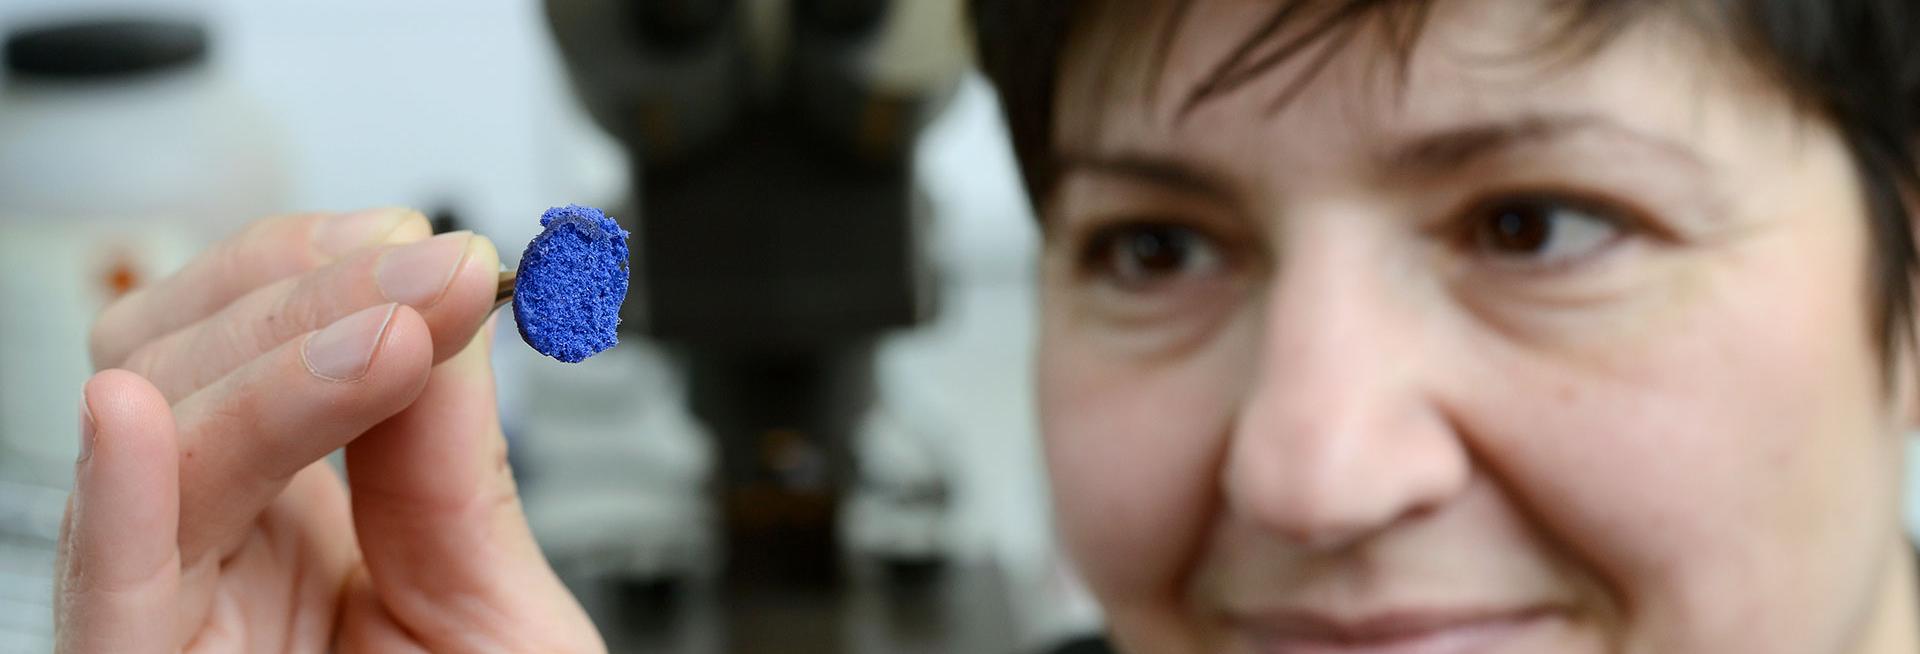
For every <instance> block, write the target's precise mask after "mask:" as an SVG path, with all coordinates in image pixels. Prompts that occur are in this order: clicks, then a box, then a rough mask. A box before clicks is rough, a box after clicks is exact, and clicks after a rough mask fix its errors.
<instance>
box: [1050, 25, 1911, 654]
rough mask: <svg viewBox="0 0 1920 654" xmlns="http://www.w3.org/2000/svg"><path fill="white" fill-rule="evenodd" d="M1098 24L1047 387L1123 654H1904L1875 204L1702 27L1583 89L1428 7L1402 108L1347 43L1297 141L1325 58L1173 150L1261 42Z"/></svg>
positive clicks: (1087, 46) (1626, 54) (1070, 191)
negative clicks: (1887, 649) (1293, 91)
mask: <svg viewBox="0 0 1920 654" xmlns="http://www.w3.org/2000/svg"><path fill="white" fill-rule="evenodd" d="M1096 4H1099V5H1101V6H1100V7H1098V8H1095V9H1093V10H1091V11H1092V14H1091V15H1090V16H1087V17H1085V18H1084V20H1083V21H1082V25H1081V26H1080V27H1079V28H1078V29H1076V30H1075V33H1074V37H1073V39H1072V42H1071V44H1070V47H1069V49H1068V58H1067V62H1066V67H1065V69H1064V70H1063V76H1062V80H1061V87H1060V90H1059V105H1058V112H1059V113H1058V114H1057V115H1056V117H1055V124H1056V126H1057V127H1056V130H1057V132H1058V133H1057V135H1056V145H1057V149H1058V152H1060V153H1061V154H1062V155H1063V157H1064V159H1063V160H1064V162H1065V164H1064V169H1063V176H1062V177H1061V180H1060V185H1059V186H1058V187H1057V188H1056V191H1055V194H1054V195H1053V196H1052V197H1051V199H1050V201H1049V202H1048V204H1047V207H1046V214H1047V216H1046V220H1047V221H1048V225H1047V230H1048V244H1047V249H1046V254H1045V257H1046V260H1045V264H1044V271H1045V272H1044V286H1045V288H1044V297H1045V311H1044V325H1043V328H1042V348H1041V362H1040V386H1041V394H1042V397H1041V402H1042V404H1041V406H1042V411H1043V414H1044V415H1043V422H1044V425H1043V426H1044V431H1045V434H1046V449H1047V456H1048V459H1049V465H1050V467H1051V471H1052V476H1053V481H1054V488H1055V494H1056V502H1057V504H1058V506H1057V509H1058V513H1059V516H1060V521H1061V524H1062V528H1063V532H1064V534H1065V537H1066V539H1067V541H1068V544H1069V546H1070V548H1071V550H1072V552H1073V554H1074V555H1075V557H1076V558H1077V560H1078V562H1079V564H1080V565H1081V570H1082V572H1083V573H1084V575H1085V576H1086V578H1087V579H1088V581H1089V582H1090V584H1091V585H1092V586H1093V588H1094V590H1095V592H1096V594H1097V595H1098V596H1099V597H1100V598H1101V600H1102V602H1103V603H1104V605H1105V606H1106V608H1107V609H1108V611H1109V619H1110V621H1111V624H1112V626H1113V628H1114V630H1115V632H1116V634H1117V635H1118V636H1119V637H1120V639H1121V640H1122V641H1123V642H1124V643H1126V644H1127V645H1129V646H1131V648H1132V649H1134V650H1135V651H1140V652H1186V651H1230V652H1288V653H1307V652H1312V653H1333V652H1355V653H1357V652H1373V653H1386V652H1393V653H1409V654H1410V653H1413V652H1421V653H1436V654H1437V653H1441V652H1514V653H1527V654H1540V653H1547V652H1551V653H1556V654H1576V653H1581V652H1646V653H1672V654H1701V653H1715V652H1738V653H1742V654H1774V653H1780V654H1785V653H1793V654H1829V653H1833V652H1850V651H1875V648H1876V647H1881V646H1884V645H1885V644H1886V642H1887V641H1883V640H1878V639H1879V638H1881V637H1882V636H1884V635H1886V634H1889V633H1897V632H1898V629H1897V628H1895V627H1893V626H1890V625H1896V624H1898V623H1899V622H1901V621H1902V620H1903V619H1906V618H1904V617H1903V616H1899V615H1898V612H1899V611H1900V610H1904V609H1899V608H1898V607H1899V605H1900V603H1901V602H1906V601H1909V599H1908V598H1907V597H1906V596H1905V593H1906V589H1905V585H1906V584H1908V583H1910V582H1909V581H1908V580H1907V577H1908V576H1909V572H1908V571H1909V568H1908V567H1907V564H1906V558H1905V557H1906V556H1908V555H1907V554H1905V553H1904V549H1903V546H1902V536H1901V534H1900V531H1899V526H1898V524H1899V521H1898V515H1899V507H1898V499H1897V497H1898V489H1899V486H1900V479H1901V474H1902V473H1901V469H1902V457H1901V451H1902V446H1901V442H1900V437H1899V433H1900V431H1901V429H1902V423H1903V422H1904V420H1905V417H1904V414H1905V413H1906V412H1907V411H1908V408H1907V407H1905V406H1904V403H1900V402H1895V401H1894V400H1892V399H1890V398H1892V397H1896V396H1900V395H1903V394H1906V392H1905V391H1904V390H1902V389H1904V388H1907V387H1908V383H1907V382H1906V381H1905V380H1904V377H1905V376H1904V375H1895V376H1896V377H1901V379H1896V380H1894V381H1893V382H1891V384H1892V385H1891V386H1890V385H1889V382H1888V379H1889V377H1888V371H1887V369H1888V366H1887V364H1886V360H1885V359H1884V358H1883V356H1882V354H1881V349H1880V348H1879V347H1877V340H1876V336H1875V332H1876V327H1877V325H1878V323H1877V319H1876V318H1875V313H1874V310H1875V295H1874V293H1875V292H1876V291H1875V290H1874V288H1875V286H1874V284H1873V281H1872V279H1871V278H1870V277H1869V265H1868V264H1869V261H1870V252H1869V241H1868V226H1867V222H1866V218H1865V215H1866V214H1865V207H1864V202H1863V200H1862V197H1861V191H1860V185H1859V182H1858V178H1857V176H1856V172H1855V170H1854V169H1853V167H1852V164H1851V160H1850V158H1849V155H1848V153H1847V151H1846V149H1845V148H1844V147H1843V144H1842V143H1841V142H1840V141H1839V139H1838V137H1837V136H1836V133H1835V132H1834V131H1833V130H1832V129H1830V128H1829V127H1828V126H1826V125H1824V124H1823V123H1820V122H1818V121H1814V120H1810V119H1808V118H1807V116H1806V115H1805V114H1802V113H1797V112H1796V109H1795V108H1794V107H1793V106H1792V105H1791V103H1790V102H1789V101H1788V100H1787V99H1785V98H1784V96H1783V95H1781V94H1779V93H1777V92H1775V91H1773V90H1771V88H1772V87H1770V86H1769V85H1768V84H1767V83H1766V82H1765V81H1764V79H1763V78H1762V77H1760V76H1758V75H1753V74H1750V73H1749V70H1748V69H1747V68H1746V67H1744V66H1741V65H1738V64H1736V63H1734V62H1736V61H1737V58H1736V57H1735V56H1734V55H1732V54H1731V53H1730V52H1722V51H1719V50H1718V49H1709V48H1717V46H1709V45H1704V44H1711V43H1714V42H1715V41H1714V37H1712V36H1711V35H1710V34H1709V32H1707V31H1705V29H1704V28H1703V27H1702V26H1700V25H1698V24H1694V23H1689V22H1686V21H1684V20H1682V19H1681V18H1679V17H1666V16H1661V15H1654V14H1647V15H1640V16H1636V17H1634V18H1632V19H1631V20H1630V21H1629V22H1627V23H1625V27H1624V28H1623V29H1622V30H1621V31H1620V32H1618V33H1616V34H1613V35H1611V36H1610V37H1609V38H1608V39H1607V40H1605V41H1602V42H1600V43H1601V45H1599V46H1598V47H1597V49H1595V50H1593V51H1592V52H1591V53H1590V54H1587V53H1574V54H1569V53H1568V52H1564V51H1555V50H1552V49H1550V48H1549V49H1547V50H1544V51H1543V50H1541V49H1540V44H1541V40H1542V39H1550V38H1553V31H1552V25H1553V24H1554V20H1555V19H1556V18H1558V17H1557V16H1548V15H1544V14H1536V13H1532V12H1534V11H1539V10H1537V9H1535V10H1526V9H1525V7H1523V6H1521V3H1517V2H1510V1H1507V0H1486V1H1485V2H1440V3H1439V4H1438V5H1437V6H1435V7H1434V8H1433V10H1432V13H1431V14H1430V15H1429V16H1428V17H1427V20H1426V23H1425V30H1424V32H1423V34H1422V36H1421V38H1420V40H1419V42H1418V43H1419V46H1418V48H1417V49H1415V50H1414V51H1413V52H1412V54H1411V57H1410V59H1409V60H1408V61H1407V62H1406V66H1405V67H1404V68H1400V67H1397V66H1396V65H1395V63H1394V60H1393V59H1392V57H1393V55H1392V54H1391V53H1390V52H1389V50H1388V49H1387V47H1386V46H1385V45H1383V42H1382V41H1381V40H1380V39H1379V38H1378V33H1377V32H1375V31H1373V30H1372V29H1368V30H1363V31H1360V32H1358V33H1356V34H1355V35H1354V36H1353V38H1352V40H1351V41H1349V42H1348V43H1347V44H1346V46H1345V47H1344V48H1343V49H1341V50H1340V51H1339V52H1338V54H1336V55H1333V56H1332V58H1331V59H1329V60H1327V64H1326V66H1325V68H1324V69H1323V70H1322V71H1321V72H1320V73H1319V75H1318V76H1316V77H1313V78H1312V81H1311V82H1309V83H1307V85H1306V86H1304V87H1300V89H1299V93H1298V94H1297V95H1295V96H1293V98H1292V100H1291V101H1289V102H1285V103H1282V104H1276V102H1275V100H1276V97H1278V96H1280V95H1281V94H1283V93H1284V92H1285V90H1286V89H1287V88H1288V86H1289V85H1290V84H1291V83H1293V82H1295V81H1297V80H1299V79H1300V72H1301V70H1303V68H1304V67H1306V66H1309V65H1310V64H1312V63H1313V60H1314V59H1316V58H1318V53H1320V52H1322V51H1321V50H1318V49H1317V48H1308V49H1307V50H1305V51H1303V53H1302V54H1300V55H1299V56H1296V57H1293V58H1291V59H1288V60H1287V61H1286V63H1284V64H1282V65H1280V66H1279V67H1277V68H1275V69H1273V70H1270V71H1267V72H1264V73H1261V74H1260V75H1259V76H1258V77H1257V78H1254V79H1252V81H1250V82H1248V83H1246V84H1245V85H1244V86H1241V87H1239V88H1237V89H1235V90H1232V91H1229V92H1225V93H1221V94H1217V96H1215V97H1211V98H1209V99H1207V100H1205V101H1203V102H1200V103H1199V104H1196V105H1194V106H1193V107H1192V110H1191V111H1190V112H1189V113H1186V114H1185V115H1184V117H1181V116H1179V109H1180V107H1181V105H1182V103H1184V102H1185V101H1186V100H1187V99H1188V97H1189V94H1190V93H1191V92H1192V90H1193V89H1194V88H1195V87H1196V85H1198V84H1200V83H1201V82H1202V81H1203V80H1204V79H1205V78H1206V76H1207V75H1208V74H1210V73H1212V72H1213V71H1214V70H1215V69H1216V67H1217V66H1218V65H1219V63H1220V62H1221V61H1222V60H1223V59H1226V58H1227V57H1228V56H1229V55H1230V53H1231V52H1232V50H1233V49H1234V48H1235V47H1236V46H1238V45H1240V44H1241V43H1242V42H1243V41H1245V40H1246V39H1247V38H1248V36H1249V35H1250V34H1251V33H1252V32H1253V31H1254V30H1255V29H1256V28H1257V27H1258V25H1259V24H1260V23H1261V21H1262V19H1264V18H1265V17H1266V16H1267V15H1269V14H1270V13H1271V12H1272V8H1273V7H1274V6H1275V3H1272V2H1255V1H1224V0H1222V1H1205V0H1200V1H1196V2H1194V3H1192V6H1191V8H1190V9H1189V10H1188V13H1187V14H1186V15H1185V17H1184V18H1183V19H1182V20H1181V22H1180V23H1179V25H1180V27H1179V29H1178V30H1177V31H1176V32H1174V33H1173V35H1172V37H1171V40H1170V41H1168V43H1170V46H1169V47H1168V49H1166V50H1165V56H1164V62H1163V64H1164V65H1158V63H1157V62H1156V60H1155V59H1154V57H1155V55H1154V52H1155V48H1154V47H1150V46H1151V44H1154V43H1156V40H1157V39H1158V38H1159V37H1160V34H1161V32H1162V27H1163V25H1164V24H1165V22H1164V21H1166V15H1165V14H1166V12H1165V11H1163V10H1159V9H1155V10H1142V9H1141V8H1140V7H1141V5H1143V4H1145V3H1128V2H1107V3H1096ZM1541 4H1545V3H1541ZM1129 11H1132V12H1136V13H1139V14H1140V15H1136V16H1131V17H1127V16H1122V15H1121V14H1122V13H1124V12H1129ZM1135 19H1138V20H1135ZM1315 20H1316V19H1314V18H1312V17H1308V18H1305V19H1303V20H1299V21H1295V23H1294V24H1292V25H1291V26H1290V28H1289V29H1295V30H1297V29H1300V28H1301V26H1302V25H1305V24H1308V23H1312V22H1315ZM1281 36H1282V37H1283V38H1284V37H1285V36H1287V33H1286V32H1285V31H1283V32H1282V34H1281ZM1269 45H1271V44H1269ZM1260 52H1262V50H1260V49H1256V50H1255V54H1256V55H1258V54H1259V53H1260ZM1516 53H1520V54H1543V53H1544V54H1560V55H1566V58H1564V59H1559V60H1557V61H1559V62H1560V63H1561V64H1563V66H1562V67H1558V68H1544V67H1542V66H1540V65H1537V64H1538V63H1539V62H1540V59H1539V58H1538V57H1535V58H1530V59H1529V58H1525V57H1516V56H1515V55H1516ZM1528 62H1530V63H1528ZM1402 73H1404V75H1402ZM1900 368H1901V369H1903V370H1904V368H1905V367H1904V366H1902V367H1900ZM1900 635H1902V636H1904V635H1905V634H1900Z"/></svg>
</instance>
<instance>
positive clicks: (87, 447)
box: [77, 391, 94, 463]
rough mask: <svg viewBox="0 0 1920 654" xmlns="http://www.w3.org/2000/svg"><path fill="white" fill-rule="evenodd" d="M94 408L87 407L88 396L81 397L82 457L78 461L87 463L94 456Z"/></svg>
mask: <svg viewBox="0 0 1920 654" xmlns="http://www.w3.org/2000/svg"><path fill="white" fill-rule="evenodd" d="M93 435H94V426H93V409H90V408H88V407H87V398H86V396H85V394H84V391H83V394H82V395H81V397H80V459H79V461H77V463H86V462H87V459H91V458H93Z"/></svg>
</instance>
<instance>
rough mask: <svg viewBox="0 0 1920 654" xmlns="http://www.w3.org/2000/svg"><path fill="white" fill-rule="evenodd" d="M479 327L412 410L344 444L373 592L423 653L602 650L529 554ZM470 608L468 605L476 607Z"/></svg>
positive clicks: (542, 561) (486, 333)
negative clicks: (450, 650) (454, 648)
mask: <svg viewBox="0 0 1920 654" xmlns="http://www.w3.org/2000/svg"><path fill="white" fill-rule="evenodd" d="M493 332H494V326H493V323H491V322H489V323H488V325H487V326H486V327H485V328H483V329H482V330H481V334H480V335H479V336H478V337H476V338H475V339H474V340H473V342H471V343H469V344H468V345H467V347H466V349H465V350H463V351H461V352H460V353H459V354H456V355H454V357H453V358H451V359H448V360H447V361H446V362H444V363H442V364H440V365H439V366H437V367H435V368H434V370H433V373H432V376H431V377H430V378H429V380H428V382H427V388H426V390H425V391H424V392H423V393H422V394H421V395H420V397H419V399H417V400H415V401H414V403H413V405H411V406H410V407H408V408H407V409H406V410H404V411H402V412H401V413H399V414H398V415H396V416H394V417H392V418H389V419H388V420H387V421H386V422H384V423H381V424H380V425H379V426H377V427H375V428H374V429H373V430H372V431H369V432H368V433H367V434H366V435H364V436H362V437H360V438H359V439H358V440H355V441H354V442H353V443H352V444H351V445H349V446H348V447H347V473H348V479H349V483H350V484H351V485H352V489H353V490H352V496H353V515H354V526H355V528H356V532H357V533H358V534H359V538H360V548H361V551H362V553H363V554H364V556H365V560H366V564H367V570H368V573H369V574H370V575H371V577H372V584H373V586H374V591H375V593H376V594H377V595H378V596H379V599H380V601H381V603H382V604H384V605H385V607H386V609H387V610H388V611H389V612H391V614H392V617H393V618H394V619H396V620H398V621H399V622H400V623H401V624H403V625H404V626H405V627H406V629H407V631H408V632H410V633H412V634H414V635H415V636H416V637H418V638H419V639H420V640H421V641H423V642H422V644H423V645H425V646H426V647H427V649H429V650H433V651H440V650H443V649H448V648H449V647H450V646H451V645H452V644H453V643H458V644H459V645H460V647H461V648H466V649H472V648H473V646H474V645H475V644H476V641H478V642H481V643H487V644H489V645H492V646H494V647H483V648H482V649H494V648H498V649H500V650H502V651H551V652H562V651H565V652H579V651H604V647H603V646H602V645H601V644H600V641H599V637H598V636H597V635H596V634H595V632H594V630H593V625H592V623H591V622H590V621H588V619H587V618H586V613H585V612H584V611H582V610H581V609H580V606H579V604H578V603H577V602H575V601H574V599H573V596H572V595H571V594H570V593H568V592H567V590H566V588H565V587H564V586H563V585H561V583H560V581H559V578H558V577H557V576H555V575H554V573H553V570H552V568H551V567H549V566H548V565H547V561H546V558H545V557H544V556H543V555H542V554H541V553H540V548H539V545H538V544H537V543H535V541H534V538H533V533H532V531H531V530H530V529H529V528H528V526H527V520H526V515H525V514H524V513H522V512H521V504H520V496H519V491H518V490H517V488H516V487H515V485H514V481H513V473H512V470H511V469H510V468H508V466H507V442H506V438H505V437H504V436H503V435H502V433H501V430H500V418H499V412H498V409H497V403H496V401H495V398H494V385H493V366H492V363H491V361H490V360H489V359H488V355H489V353H490V350H491V345H492V340H493ZM476 600H477V601H476Z"/></svg>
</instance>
